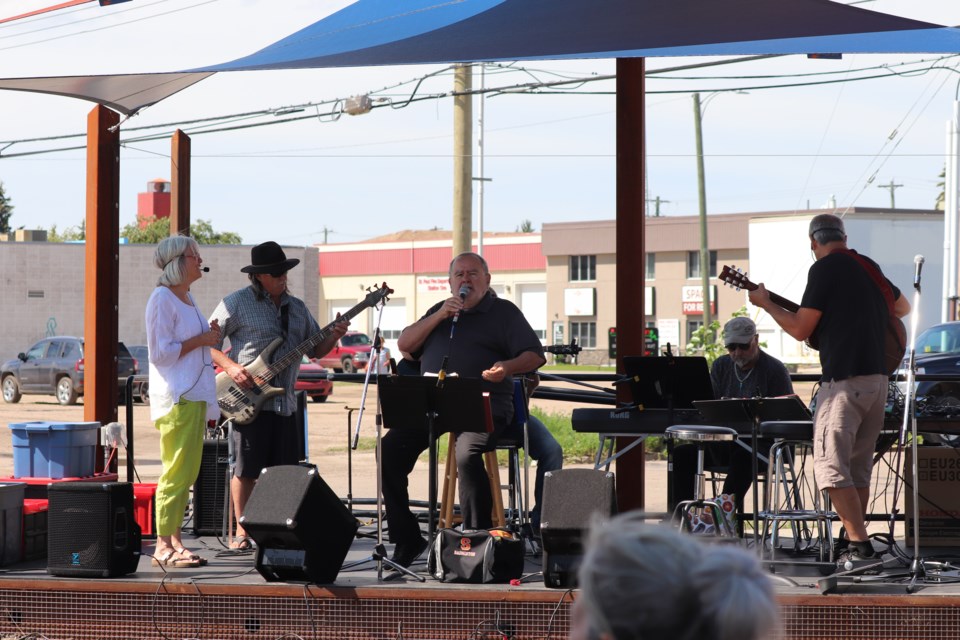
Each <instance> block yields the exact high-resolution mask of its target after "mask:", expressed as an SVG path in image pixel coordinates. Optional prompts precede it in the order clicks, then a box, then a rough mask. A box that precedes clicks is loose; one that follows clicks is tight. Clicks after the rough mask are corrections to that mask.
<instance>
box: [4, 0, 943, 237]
mask: <svg viewBox="0 0 960 640" xmlns="http://www.w3.org/2000/svg"><path fill="white" fill-rule="evenodd" d="M51 4H54V2H52V1H49V0H48V1H46V2H41V1H38V0H0V19H2V18H5V17H9V16H13V15H18V14H20V13H23V12H25V11H27V10H29V9H31V8H38V7H43V6H48V5H51ZM344 4H346V0H337V1H330V0H312V1H309V0H288V1H280V0H272V1H267V0H133V1H131V2H126V3H122V4H118V5H114V6H110V7H99V6H98V4H97V3H96V2H93V3H88V4H85V5H81V6H80V7H77V8H72V9H66V10H61V11H57V12H54V13H51V14H45V15H44V16H41V17H37V18H30V19H24V20H18V21H15V22H9V23H0V77H3V78H14V77H31V76H55V75H87V74H109V73H140V72H152V71H176V70H181V69H187V68H192V67H198V66H203V65H208V64H214V63H218V62H224V61H228V60H232V59H234V58H237V57H239V56H242V55H244V54H248V53H252V52H254V51H256V50H258V49H260V48H262V47H263V46H266V45H268V44H270V43H272V42H274V41H276V40H279V39H281V38H282V37H284V36H286V35H288V34H290V33H292V32H294V31H296V30H297V29H299V28H301V27H303V26H306V25H308V24H310V23H312V22H313V21H315V20H316V19H318V18H319V17H322V16H323V15H325V14H326V13H328V12H329V11H330V10H335V9H337V8H338V7H341V6H343V5H344ZM860 6H862V7H863V8H868V9H872V10H876V11H881V12H885V13H891V14H895V15H901V16H905V17H909V18H915V19H920V20H927V21H930V22H935V23H938V24H945V25H958V24H960V3H958V2H956V1H955V0H951V1H948V0H874V1H872V2H867V3H862V4H860ZM714 60H716V59H708V58H696V57H691V58H683V59H678V58H655V59H654V58H651V59H648V61H647V68H648V71H653V70H658V69H664V68H668V67H675V66H679V65H691V64H696V63H702V62H708V61H714ZM958 65H960V55H958V56H954V57H948V58H944V59H941V58H940V57H939V56H935V55H913V56H889V55H884V56H877V55H872V56H871V55H857V56H844V57H843V58H842V59H840V60H808V59H806V58H805V57H800V56H789V57H782V58H773V59H769V60H764V61H751V62H740V63H737V64H729V65H722V66H714V67H706V68H702V69H692V70H686V71H681V72H674V73H671V74H662V75H661V74H651V75H650V77H648V80H647V92H648V96H647V114H646V119H647V120H646V126H647V157H648V160H647V163H648V174H647V178H646V182H647V195H648V198H650V199H651V200H654V199H656V198H659V199H660V204H659V211H660V213H661V214H662V215H695V214H696V213H697V211H698V200H697V173H696V157H695V139H694V114H693V101H692V98H691V94H692V92H695V91H699V92H700V94H701V101H702V103H703V105H704V106H703V114H702V130H703V147H704V156H705V159H704V164H705V180H706V186H705V191H706V197H707V205H706V207H707V211H708V213H740V212H760V211H791V210H796V209H806V208H808V207H809V208H819V207H821V206H826V205H827V204H828V203H829V202H831V201H835V202H836V203H837V205H838V206H840V207H847V206H859V207H888V206H890V203H891V189H890V188H888V187H885V186H883V185H889V184H891V183H892V184H894V185H899V186H897V187H895V188H894V189H893V195H894V198H895V205H896V206H897V207H898V208H906V207H909V208H921V209H930V208H932V207H933V206H934V203H935V201H936V197H937V194H938V192H939V191H940V188H939V187H938V186H937V183H938V182H939V179H938V175H939V173H940V172H941V170H942V169H943V166H944V152H945V147H946V134H945V130H946V122H947V120H948V119H949V118H950V117H951V114H952V113H953V109H954V101H955V100H956V99H957V97H958V92H960V73H958V72H957V70H958V69H960V66H958ZM613 71H614V61H612V60H584V61H562V62H560V61H558V62H524V63H517V64H515V65H499V66H497V67H489V66H488V67H487V68H486V70H485V72H484V78H483V85H484V86H486V87H502V86H512V85H516V84H520V83H525V82H531V81H544V82H549V81H555V80H558V79H565V78H580V77H589V76H602V75H606V74H612V73H613ZM800 74H807V75H800ZM809 74H813V75H809ZM827 74H828V75H827ZM867 75H876V76H881V77H880V78H878V79H871V80H862V81H852V79H853V78H858V77H863V76H867ZM422 78H426V79H424V80H423V82H422V83H420V84H419V85H418V87H417V94H416V95H417V96H418V97H425V98H427V99H423V100H418V101H414V102H410V103H409V104H405V102H406V99H407V98H409V97H410V95H411V94H412V92H413V90H414V86H415V84H416V83H417V81H418V80H420V79H422ZM827 80H829V81H831V82H830V83H829V84H816V85H813V84H808V86H793V87H786V88H760V87H764V86H769V85H783V84H792V85H795V84H799V83H823V82H824V81H827ZM473 82H474V87H479V86H480V85H481V79H480V72H479V70H476V71H475V73H474V80H473ZM452 87H453V79H452V74H451V72H450V71H449V70H446V69H445V68H444V67H437V66H404V67H378V68H355V69H313V70H297V71H260V72H230V73H220V74H217V75H215V76H213V77H212V78H209V79H207V80H204V81H202V82H200V83H199V84H197V85H194V86H193V87H190V88H188V89H186V90H184V91H182V92H181V93H179V94H177V95H175V96H173V97H171V98H168V99H167V100H164V101H162V102H160V103H159V104H157V105H154V106H152V107H149V108H147V109H145V110H143V111H141V112H140V113H139V114H138V115H136V116H134V117H132V118H131V119H129V120H127V121H125V122H124V123H123V124H122V125H121V138H123V139H126V138H128V137H133V136H136V135H140V134H142V133H143V132H144V131H138V130H137V129H136V128H138V127H148V126H155V125H161V124H167V125H169V126H166V127H163V128H158V129H153V130H149V132H150V133H157V132H167V133H169V132H170V131H172V130H173V129H174V128H176V127H180V128H181V129H183V130H184V131H186V132H187V133H188V134H189V135H191V140H192V149H193V157H192V202H191V209H192V217H193V219H194V220H198V219H203V220H209V221H210V222H211V223H212V224H213V227H214V228H215V229H216V230H218V231H233V232H235V233H238V234H240V236H241V237H242V238H243V241H244V242H245V243H248V244H256V243H259V242H263V241H265V240H270V239H272V240H276V241H278V242H281V243H284V244H288V245H310V244H316V243H322V242H330V243H336V242H359V241H362V240H365V239H368V238H372V237H376V236H381V235H385V234H390V233H394V232H397V231H401V230H405V229H430V228H435V227H438V228H441V229H450V228H451V220H452V206H453V157H452V150H453V135H452V132H453V104H452V98H450V97H442V98H429V96H430V95H433V94H441V93H444V92H447V91H450V90H451V89H452ZM738 89H739V91H737V90H738ZM613 90H614V83H613V82H612V81H596V82H588V83H584V84H582V85H580V86H575V87H568V88H565V89H561V90H559V91H557V92H549V93H547V92H545V93H541V94H515V93H513V94H503V93H499V94H492V93H491V94H488V95H487V97H486V98H483V99H481V98H479V97H478V98H475V100H474V119H475V120H476V122H475V125H474V148H475V153H474V176H475V177H477V178H479V177H481V175H482V177H484V178H486V179H487V181H484V182H483V183H482V184H483V203H482V207H481V206H480V198H479V189H477V188H476V187H475V189H474V205H473V209H474V228H476V227H477V226H478V225H479V219H478V218H479V215H480V212H481V210H482V215H483V227H484V229H485V230H487V231H515V230H516V229H517V228H518V227H519V226H520V225H521V223H522V222H523V221H526V220H529V221H530V222H531V223H532V224H533V227H534V228H535V229H537V230H539V229H541V228H542V225H543V224H544V223H551V222H572V221H584V220H609V219H613V218H614V217H615V208H614V207H615V186H616V185H615V155H614V154H615V106H614V97H613V95H612V92H613ZM362 94H370V95H372V96H373V97H374V98H375V99H377V100H379V101H378V102H375V104H377V105H378V107H377V108H375V109H374V110H372V111H371V112H370V113H367V114H364V115H357V116H351V115H346V114H343V115H341V116H340V117H339V118H335V117H331V116H329V115H324V114H327V113H329V111H330V109H331V105H332V104H333V103H334V101H335V100H337V99H346V98H348V97H350V96H355V95H362ZM481 100H482V101H483V120H482V123H481V122H480V117H479V116H480V102H481ZM314 104H315V105H318V106H310V107H307V108H306V109H305V110H304V111H301V112H298V113H297V114H296V115H297V116H310V115H313V116H314V117H309V118H307V117H305V118H304V119H302V120H299V121H295V122H289V123H284V124H275V125H272V126H260V127H252V128H247V129H239V130H233V131H228V132H218V133H200V132H199V131H198V130H196V128H195V127H196V126H197V125H196V124H186V123H187V121H195V120H198V119H204V118H214V117H223V116H230V115H234V114H244V113H249V112H253V111H261V110H281V109H282V108H283V107H288V106H293V105H314ZM92 108H93V104H92V103H89V102H84V101H81V100H77V99H72V98H61V97H56V96H46V95H42V94H30V93H22V92H11V91H0V182H2V183H3V186H4V189H5V191H6V194H7V196H8V197H9V198H10V199H11V202H12V204H13V205H14V207H15V209H14V213H13V217H12V218H11V225H12V226H13V227H14V228H19V227H25V228H28V229H34V228H45V229H50V228H51V227H52V226H56V227H57V228H58V229H59V230H61V231H62V230H64V229H65V228H68V227H74V226H78V225H79V224H80V223H81V221H82V220H83V218H84V213H85V212H84V207H85V195H84V189H85V153H84V151H82V150H75V151H62V152H56V153H47V154H42V155H27V156H16V155H11V154H17V153H23V152H27V151H36V150H39V149H45V148H51V147H59V146H76V145H80V144H83V140H82V138H72V139H63V140H56V141H52V142H39V143H38V142H26V141H27V140H29V139H34V138H44V137H52V136H64V135H70V134H82V133H84V131H85V128H86V117H87V114H88V113H89V112H90V110H91V109H92ZM282 119H283V116H273V115H269V116H265V117H260V118H249V117H247V118H233V119H231V120H230V124H231V125H236V124H240V123H244V124H250V123H254V122H257V123H260V122H266V121H273V122H276V121H279V120H282ZM171 123H172V124H171ZM481 132H482V140H483V152H482V157H483V171H482V174H481V171H480V155H481V153H480V150H479V148H478V147H479V144H478V143H479V139H480V138H481ZM169 153H170V143H169V139H168V138H163V139H159V140H154V141H135V142H130V143H128V144H125V145H124V147H123V149H122V151H121V169H120V173H121V186H120V223H121V225H126V224H129V223H132V222H133V221H134V220H135V214H136V202H137V193H139V192H142V191H145V190H146V185H147V182H149V181H151V180H154V179H157V178H163V179H169V178H170V157H169ZM479 184H481V183H480V182H479V181H478V182H476V183H475V185H479ZM656 208H657V205H656V204H655V203H651V204H650V209H649V213H651V214H653V213H655V210H656Z"/></svg>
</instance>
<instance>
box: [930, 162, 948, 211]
mask: <svg viewBox="0 0 960 640" xmlns="http://www.w3.org/2000/svg"><path fill="white" fill-rule="evenodd" d="M937 177H938V178H940V182H938V183H937V187H939V189H940V193H938V194H937V201H936V202H935V203H933V208H934V209H936V210H937V211H943V210H944V209H945V208H946V198H947V189H946V186H947V168H946V167H944V168H943V170H942V171H940V175H939V176H937Z"/></svg>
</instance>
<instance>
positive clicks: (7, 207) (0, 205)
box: [0, 182, 13, 233]
mask: <svg viewBox="0 0 960 640" xmlns="http://www.w3.org/2000/svg"><path fill="white" fill-rule="evenodd" d="M12 215H13V205H12V204H10V198H8V197H7V193H6V192H5V191H4V190H3V183H2V182H0V233H10V231H11V229H10V216H12Z"/></svg>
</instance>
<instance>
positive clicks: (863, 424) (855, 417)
mask: <svg viewBox="0 0 960 640" xmlns="http://www.w3.org/2000/svg"><path fill="white" fill-rule="evenodd" d="M886 403H887V377H886V376H884V375H879V374H878V375H871V376H856V377H854V378H847V379H846V380H838V381H834V382H824V383H823V384H822V385H821V386H820V391H819V392H818V393H817V411H816V414H814V416H813V472H814V477H816V479H817V484H818V485H819V486H820V488H821V489H842V488H844V487H857V488H862V487H869V486H870V480H871V475H872V472H873V454H874V451H875V450H876V445H877V438H878V437H879V436H880V431H881V430H882V429H883V412H884V407H885V406H886Z"/></svg>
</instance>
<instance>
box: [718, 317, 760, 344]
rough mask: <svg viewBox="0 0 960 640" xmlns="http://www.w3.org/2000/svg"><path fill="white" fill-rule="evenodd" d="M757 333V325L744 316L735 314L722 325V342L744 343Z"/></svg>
mask: <svg viewBox="0 0 960 640" xmlns="http://www.w3.org/2000/svg"><path fill="white" fill-rule="evenodd" d="M755 335H757V325H756V324H754V322H753V320H751V319H750V318H747V317H746V316H737V317H736V318H733V319H731V320H729V321H728V322H727V324H725V325H723V344H725V345H726V344H746V343H748V342H750V341H751V340H753V336H755Z"/></svg>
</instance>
